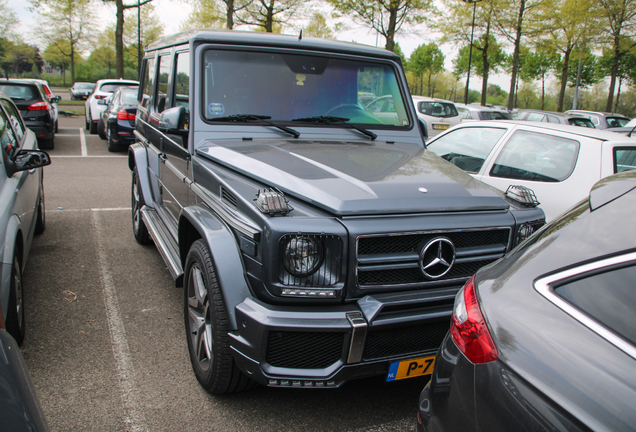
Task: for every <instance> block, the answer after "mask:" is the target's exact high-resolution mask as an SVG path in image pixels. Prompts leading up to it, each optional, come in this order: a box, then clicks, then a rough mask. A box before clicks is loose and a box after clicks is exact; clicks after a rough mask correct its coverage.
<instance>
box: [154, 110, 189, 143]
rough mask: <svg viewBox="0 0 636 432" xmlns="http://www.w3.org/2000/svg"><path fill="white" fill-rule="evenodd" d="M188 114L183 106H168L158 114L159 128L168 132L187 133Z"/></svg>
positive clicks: (184, 134)
mask: <svg viewBox="0 0 636 432" xmlns="http://www.w3.org/2000/svg"><path fill="white" fill-rule="evenodd" d="M187 124H188V115H187V112H186V109H185V107H182V106H178V107H173V108H168V109H167V110H165V111H164V112H162V113H161V114H159V129H161V130H163V131H165V132H166V133H169V134H174V135H181V136H187V135H188V129H187Z"/></svg>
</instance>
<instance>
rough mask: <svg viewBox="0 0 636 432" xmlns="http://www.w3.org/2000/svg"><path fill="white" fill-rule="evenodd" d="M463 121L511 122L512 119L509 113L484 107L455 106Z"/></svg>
mask: <svg viewBox="0 0 636 432" xmlns="http://www.w3.org/2000/svg"><path fill="white" fill-rule="evenodd" d="M455 107H456V108H457V111H458V112H459V116H460V117H461V118H462V121H474V120H510V119H512V117H511V116H510V113H509V112H507V111H499V110H496V109H492V108H489V107H485V106H482V105H472V104H471V105H464V104H458V103H456V104H455Z"/></svg>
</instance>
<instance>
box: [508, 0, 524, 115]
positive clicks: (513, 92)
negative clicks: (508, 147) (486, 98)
mask: <svg viewBox="0 0 636 432" xmlns="http://www.w3.org/2000/svg"><path fill="white" fill-rule="evenodd" d="M525 8H526V1H525V0H521V2H520V4H519V15H517V33H516V34H515V43H514V45H515V50H514V53H513V54H512V77H510V94H509V96H508V109H509V110H512V109H513V108H514V104H515V102H516V98H515V96H516V85H517V70H518V69H519V51H520V46H521V26H522V24H523V13H524V11H525Z"/></svg>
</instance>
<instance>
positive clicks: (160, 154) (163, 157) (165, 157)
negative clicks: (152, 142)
mask: <svg viewBox="0 0 636 432" xmlns="http://www.w3.org/2000/svg"><path fill="white" fill-rule="evenodd" d="M159 159H161V161H162V162H165V161H166V160H167V159H168V157H167V156H166V154H165V153H159Z"/></svg>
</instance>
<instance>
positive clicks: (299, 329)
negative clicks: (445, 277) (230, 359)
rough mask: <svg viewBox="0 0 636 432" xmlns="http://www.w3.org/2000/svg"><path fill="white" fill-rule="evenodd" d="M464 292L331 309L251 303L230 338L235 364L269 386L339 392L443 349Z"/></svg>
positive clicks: (376, 299)
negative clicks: (397, 364)
mask: <svg viewBox="0 0 636 432" xmlns="http://www.w3.org/2000/svg"><path fill="white" fill-rule="evenodd" d="M459 288H460V287H454V288H446V289H442V290H436V291H429V292H408V293H398V294H392V295H384V296H379V295H378V296H366V297H364V298H362V299H360V300H358V301H357V302H355V303H352V304H349V305H337V306H331V307H329V308H328V309H327V308H325V307H324V306H321V307H303V308H298V307H296V308H293V307H288V306H285V307H283V306H271V305H266V304H264V303H261V302H259V301H256V300H254V299H247V300H245V301H244V302H243V303H241V304H239V305H238V306H237V307H236V322H237V325H238V327H239V328H238V330H237V331H235V332H232V333H230V336H231V347H232V350H233V355H234V359H235V361H236V362H237V364H238V366H239V367H240V368H241V370H242V371H243V372H244V373H245V374H247V375H248V376H250V377H251V378H252V379H254V380H255V381H257V382H259V383H261V384H263V385H266V386H270V387H305V388H307V387H312V388H313V387H340V386H341V385H343V384H344V383H345V382H347V381H349V380H352V379H357V378H365V377H371V376H377V375H385V376H386V375H387V373H388V370H389V366H390V364H391V363H393V362H396V361H401V360H408V359H414V358H418V357H423V356H426V355H432V354H435V353H436V352H437V349H438V347H439V345H440V343H441V342H442V340H443V338H444V335H445V334H446V333H447V332H448V329H449V326H450V324H449V322H450V321H449V319H450V314H451V310H452V306H453V300H454V296H455V294H456V292H457V290H458V289H459Z"/></svg>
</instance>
